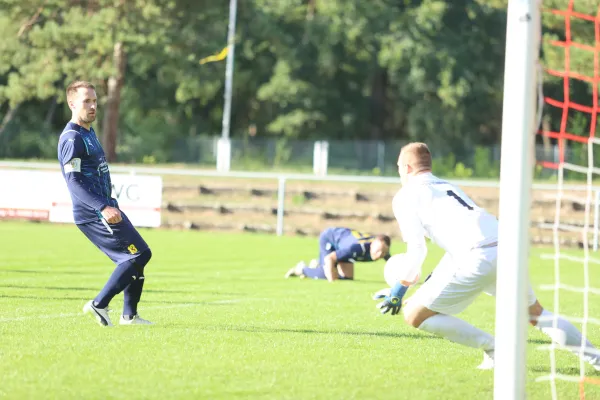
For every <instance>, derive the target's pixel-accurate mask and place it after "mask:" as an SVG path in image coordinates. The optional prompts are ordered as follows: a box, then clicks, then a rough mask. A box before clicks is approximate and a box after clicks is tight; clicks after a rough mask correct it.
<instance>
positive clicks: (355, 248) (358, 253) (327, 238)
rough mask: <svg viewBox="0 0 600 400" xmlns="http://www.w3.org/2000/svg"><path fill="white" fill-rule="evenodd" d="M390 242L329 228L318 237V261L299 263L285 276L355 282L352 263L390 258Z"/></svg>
mask: <svg viewBox="0 0 600 400" xmlns="http://www.w3.org/2000/svg"><path fill="white" fill-rule="evenodd" d="M390 245H391V240H390V237H389V236H386V235H372V234H369V233H363V232H359V231H356V230H353V229H349V228H342V227H336V228H328V229H326V230H324V231H323V232H322V233H321V235H320V237H319V260H318V261H316V260H314V261H313V262H311V264H312V265H310V266H309V267H306V264H304V263H303V262H300V263H299V264H298V265H296V267H294V268H292V269H291V270H290V271H288V273H287V274H286V277H290V276H302V277H309V278H313V279H327V280H329V281H334V280H336V279H354V263H355V262H370V261H377V260H379V259H380V258H383V259H384V260H387V259H389V258H390Z"/></svg>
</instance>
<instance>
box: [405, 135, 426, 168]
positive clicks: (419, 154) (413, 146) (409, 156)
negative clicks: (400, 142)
mask: <svg viewBox="0 0 600 400" xmlns="http://www.w3.org/2000/svg"><path fill="white" fill-rule="evenodd" d="M400 157H401V158H402V161H403V162H404V164H407V165H410V166H411V167H412V168H413V170H414V172H421V171H429V170H431V152H430V151H429V147H427V145H426V144H425V143H419V142H413V143H409V144H407V145H406V146H404V147H402V150H400Z"/></svg>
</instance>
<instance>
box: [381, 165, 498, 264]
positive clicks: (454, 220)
mask: <svg viewBox="0 0 600 400" xmlns="http://www.w3.org/2000/svg"><path fill="white" fill-rule="evenodd" d="M392 207H393V210H394V215H395V217H396V220H397V221H398V224H399V225H400V232H401V234H402V238H403V240H404V241H405V242H408V243H409V244H410V243H411V242H412V243H421V242H422V241H423V240H424V237H428V238H430V239H431V241H432V242H434V243H436V244H437V245H438V246H440V247H441V248H442V249H444V250H445V251H446V252H447V253H450V254H451V255H453V254H461V253H464V252H466V251H469V250H471V249H474V248H477V247H482V246H485V245H490V244H493V243H495V242H497V240H498V220H497V219H496V217H495V216H493V215H492V214H490V213H488V212H487V211H485V210H484V209H483V208H481V207H478V206H477V205H476V204H475V203H474V202H473V200H471V199H470V198H469V196H467V195H466V194H465V193H464V192H463V191H462V190H461V189H459V188H458V187H456V186H454V185H452V184H451V183H449V182H447V181H444V180H442V179H440V178H438V177H436V176H434V175H433V174H431V173H423V174H419V175H416V176H411V177H410V179H409V181H408V183H407V184H406V185H404V186H403V187H402V188H401V189H400V190H399V191H398V193H397V194H396V195H395V196H394V200H393V202H392Z"/></svg>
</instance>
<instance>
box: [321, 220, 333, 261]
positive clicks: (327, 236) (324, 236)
mask: <svg viewBox="0 0 600 400" xmlns="http://www.w3.org/2000/svg"><path fill="white" fill-rule="evenodd" d="M332 231H333V229H332V228H327V229H325V230H324V231H323V232H321V235H320V236H319V266H320V267H323V266H324V265H325V257H326V256H327V255H328V254H329V253H333V252H334V251H335V248H334V247H333V243H332V242H333V240H332V239H333V238H332Z"/></svg>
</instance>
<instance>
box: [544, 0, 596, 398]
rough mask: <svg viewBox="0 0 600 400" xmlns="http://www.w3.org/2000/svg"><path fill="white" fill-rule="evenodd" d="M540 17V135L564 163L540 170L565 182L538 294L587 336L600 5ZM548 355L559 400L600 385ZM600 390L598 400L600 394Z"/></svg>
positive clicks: (554, 7) (589, 1)
mask: <svg viewBox="0 0 600 400" xmlns="http://www.w3.org/2000/svg"><path fill="white" fill-rule="evenodd" d="M541 18H542V40H541V43H540V48H541V52H542V55H541V57H540V66H541V68H540V76H538V82H539V87H540V89H541V90H540V92H541V93H540V94H541V96H540V100H542V99H543V105H544V108H543V113H541V110H540V117H541V120H540V121H543V122H542V123H540V126H539V127H538V131H537V133H538V135H539V136H540V137H541V138H542V139H543V140H545V141H546V142H548V141H549V140H550V141H552V143H554V144H555V145H556V146H557V148H558V151H557V158H558V159H557V160H556V159H555V160H547V159H542V160H541V161H540V162H539V165H541V166H542V167H545V168H549V169H553V170H555V171H557V178H558V181H557V190H556V208H555V215H554V224H553V225H552V232H553V246H554V251H553V252H552V253H548V254H543V255H542V259H546V260H550V261H551V262H550V265H551V267H550V268H551V269H552V270H553V273H552V274H548V276H553V281H554V282H553V283H552V284H547V285H541V286H538V287H537V291H538V292H541V291H550V292H551V293H552V295H553V305H552V312H553V313H554V316H555V317H557V316H559V315H561V316H562V317H564V318H566V319H568V320H570V321H571V322H573V323H576V324H579V326H580V328H581V332H582V334H583V336H584V337H586V336H588V333H589V332H593V331H596V332H597V331H598V330H599V328H600V319H598V318H594V317H593V315H598V314H597V313H598V312H600V307H598V305H600V296H599V295H600V279H599V278H600V274H599V273H598V269H599V266H600V258H597V257H592V256H591V254H590V250H591V249H592V248H596V246H597V237H595V236H592V235H591V234H592V232H594V231H595V230H594V218H592V216H593V215H595V214H597V210H596V213H594V204H597V197H596V190H595V189H597V188H595V187H594V179H595V178H596V177H597V176H598V175H600V168H598V167H596V166H595V158H596V157H595V155H597V156H598V157H600V154H598V150H600V146H598V145H600V138H597V137H596V133H597V132H598V125H599V121H598V114H599V111H600V107H599V105H598V101H599V95H598V89H599V86H600V5H599V3H598V1H597V0H554V1H545V2H543V3H542V8H541ZM598 160H600V158H598ZM565 181H579V182H581V184H582V186H583V187H584V190H582V191H580V192H578V193H577V192H575V193H577V194H570V195H569V194H567V193H568V192H567V191H566V190H565ZM573 200H574V201H575V202H576V203H577V204H582V205H583V217H582V218H581V219H580V220H579V221H577V222H570V221H571V220H569V219H567V218H565V216H564V214H565V211H564V210H565V209H568V206H569V205H572V204H573ZM569 201H570V204H569V203H568V202H569ZM596 224H597V221H596ZM568 234H571V235H573V234H575V235H576V236H577V239H578V241H579V243H581V247H582V249H581V250H579V251H569V250H567V249H563V248H561V245H562V243H563V242H564V241H563V240H562V236H564V235H568ZM592 238H593V239H594V240H591V239H592ZM594 241H595V243H594ZM563 298H570V299H578V300H580V301H577V303H576V304H575V305H576V306H577V307H574V304H573V302H570V304H565V305H564V306H563V303H565V302H564V300H563V301H561V300H562V299H563ZM592 305H596V308H594V307H593V306H592ZM594 312H595V314H594ZM555 323H556V322H555ZM582 346H584V343H582ZM542 349H544V350H547V351H548V353H549V359H550V360H549V361H550V368H549V371H548V373H546V374H543V375H542V376H540V377H538V378H537V380H538V381H548V382H549V383H550V390H551V394H552V398H553V399H558V398H561V396H560V393H559V392H558V390H557V383H558V382H560V381H564V382H573V383H575V384H577V385H578V387H579V390H578V391H579V398H580V399H585V398H586V387H587V386H588V385H600V376H597V375H596V376H594V375H592V374H588V375H586V365H585V364H586V363H585V362H584V361H583V359H581V360H580V362H579V368H578V370H577V369H572V368H564V367H561V366H560V365H559V362H558V361H559V360H560V357H559V354H557V350H559V349H558V348H557V346H556V345H554V344H552V345H549V346H544V347H542ZM582 349H583V347H582ZM588 368H589V367H588ZM597 389H598V388H595V390H594V393H595V395H594V396H592V398H593V397H595V396H596V395H597V394H598V393H600V391H598V390H597Z"/></svg>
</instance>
